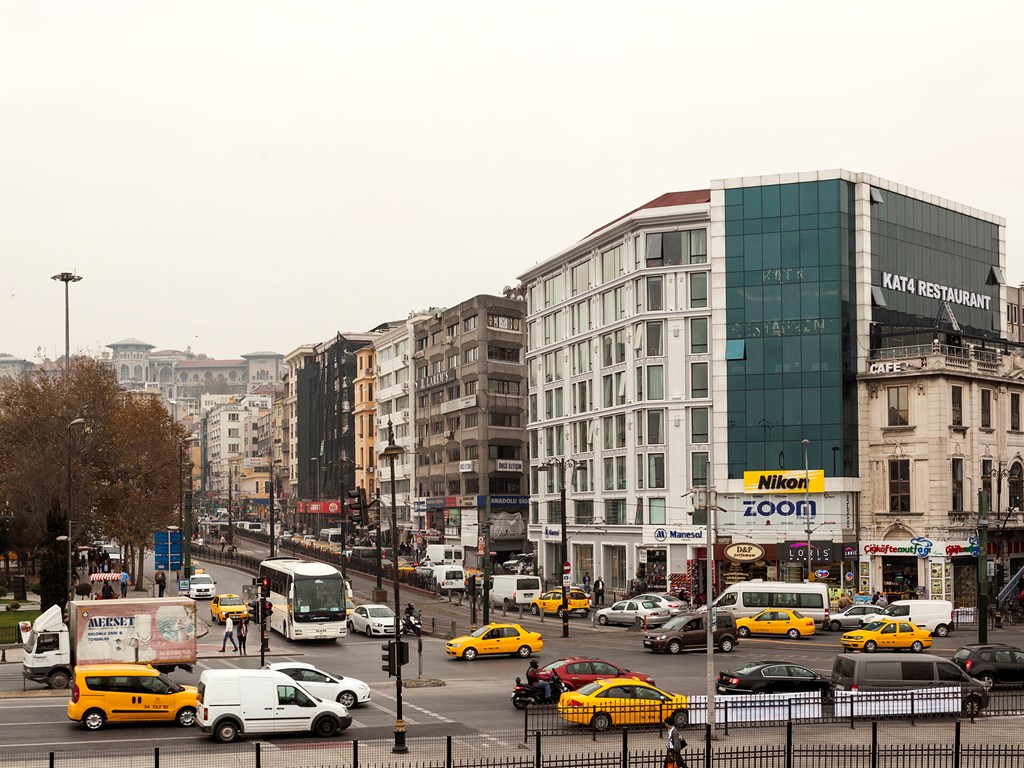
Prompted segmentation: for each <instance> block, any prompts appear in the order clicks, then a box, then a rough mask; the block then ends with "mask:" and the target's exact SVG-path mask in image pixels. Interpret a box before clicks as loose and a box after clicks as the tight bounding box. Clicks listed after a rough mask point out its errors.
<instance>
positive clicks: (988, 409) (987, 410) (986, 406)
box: [981, 389, 992, 429]
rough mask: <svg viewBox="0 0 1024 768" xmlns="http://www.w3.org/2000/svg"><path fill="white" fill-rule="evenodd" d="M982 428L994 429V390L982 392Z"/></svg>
mask: <svg viewBox="0 0 1024 768" xmlns="http://www.w3.org/2000/svg"><path fill="white" fill-rule="evenodd" d="M981 428H982V429H991V428H992V390H991V389H983V390H981Z"/></svg>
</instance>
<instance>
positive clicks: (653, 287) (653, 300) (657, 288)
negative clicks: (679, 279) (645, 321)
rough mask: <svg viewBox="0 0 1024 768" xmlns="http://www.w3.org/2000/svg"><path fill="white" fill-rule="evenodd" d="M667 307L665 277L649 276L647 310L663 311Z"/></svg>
mask: <svg viewBox="0 0 1024 768" xmlns="http://www.w3.org/2000/svg"><path fill="white" fill-rule="evenodd" d="M663 309H665V278H664V277H663V276H661V275H652V276H650V277H648V278H647V310H648V311H649V312H661V311H662V310H663Z"/></svg>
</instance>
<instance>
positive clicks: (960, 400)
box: [950, 387, 964, 427]
mask: <svg viewBox="0 0 1024 768" xmlns="http://www.w3.org/2000/svg"><path fill="white" fill-rule="evenodd" d="M950 398H951V403H950V405H951V407H952V419H953V426H954V427H962V426H963V425H964V388H963V387H953V389H952V390H951V392H950Z"/></svg>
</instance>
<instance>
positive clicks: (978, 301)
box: [882, 272, 992, 309]
mask: <svg viewBox="0 0 1024 768" xmlns="http://www.w3.org/2000/svg"><path fill="white" fill-rule="evenodd" d="M882 288H884V289H886V290H889V291H902V292H903V293H913V294H916V295H917V296H924V297H925V298H928V299H938V300H939V301H948V302H950V303H952V304H962V305H963V306H965V307H978V308H979V309H989V307H990V305H991V303H992V297H991V296H986V295H985V294H983V293H976V292H974V291H968V290H966V289H964V288H954V287H953V286H951V285H943V284H942V283H930V282H928V281H927V280H919V279H917V278H913V277H907V276H906V275H894V274H892V273H891V272H883V273H882Z"/></svg>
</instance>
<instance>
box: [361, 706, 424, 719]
mask: <svg viewBox="0 0 1024 768" xmlns="http://www.w3.org/2000/svg"><path fill="white" fill-rule="evenodd" d="M363 706H369V707H373V708H374V709H379V710H380V711H381V712H386V713H387V714H389V715H394V714H395V711H394V710H393V709H388V708H387V707H382V706H381V705H380V704H378V703H377V702H375V701H368V702H366V704H364V705H363ZM402 714H403V715H404V714H405V713H404V712H403V713H402ZM402 721H403V722H406V723H408V724H409V725H422V723H420V722H419V721H418V720H413V719H412V718H411V717H403V718H402Z"/></svg>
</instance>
